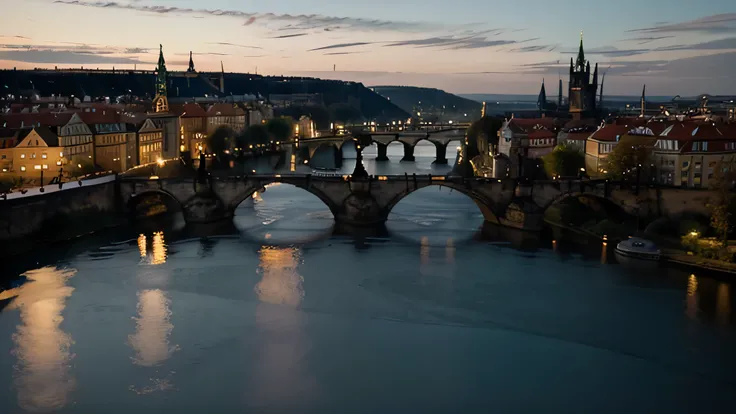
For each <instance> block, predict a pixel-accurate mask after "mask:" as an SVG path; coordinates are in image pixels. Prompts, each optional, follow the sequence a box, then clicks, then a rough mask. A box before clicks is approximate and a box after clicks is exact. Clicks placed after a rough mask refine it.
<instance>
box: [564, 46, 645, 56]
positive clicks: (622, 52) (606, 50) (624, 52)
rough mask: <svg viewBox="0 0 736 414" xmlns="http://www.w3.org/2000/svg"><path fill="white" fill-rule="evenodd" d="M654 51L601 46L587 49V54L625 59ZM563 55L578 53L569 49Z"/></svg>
mask: <svg viewBox="0 0 736 414" xmlns="http://www.w3.org/2000/svg"><path fill="white" fill-rule="evenodd" d="M651 51H652V49H645V48H641V49H619V48H617V47H614V46H601V47H594V48H586V49H585V54H586V55H603V56H611V57H625V56H634V55H641V54H643V53H648V52H651ZM561 53H563V54H568V55H574V54H577V53H578V50H577V49H574V50H573V49H567V50H564V51H562V52H561Z"/></svg>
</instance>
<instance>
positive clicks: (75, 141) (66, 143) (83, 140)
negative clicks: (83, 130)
mask: <svg viewBox="0 0 736 414" xmlns="http://www.w3.org/2000/svg"><path fill="white" fill-rule="evenodd" d="M90 142H92V135H75V136H71V137H61V136H60V137H59V144H60V145H61V146H62V147H70V146H72V145H82V144H88V143H90Z"/></svg>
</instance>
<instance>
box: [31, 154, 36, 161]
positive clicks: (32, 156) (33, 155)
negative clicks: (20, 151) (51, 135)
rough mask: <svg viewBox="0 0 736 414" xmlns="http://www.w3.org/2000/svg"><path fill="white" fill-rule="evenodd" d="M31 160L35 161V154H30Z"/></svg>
mask: <svg viewBox="0 0 736 414" xmlns="http://www.w3.org/2000/svg"><path fill="white" fill-rule="evenodd" d="M31 159H34V160H35V159H36V153H35V152H34V153H33V154H31Z"/></svg>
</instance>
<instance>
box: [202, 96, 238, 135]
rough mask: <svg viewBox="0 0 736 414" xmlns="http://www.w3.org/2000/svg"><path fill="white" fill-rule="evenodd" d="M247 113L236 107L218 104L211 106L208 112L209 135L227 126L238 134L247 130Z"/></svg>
mask: <svg viewBox="0 0 736 414" xmlns="http://www.w3.org/2000/svg"><path fill="white" fill-rule="evenodd" d="M245 118H246V116H245V111H244V110H243V109H241V108H239V107H237V106H236V105H233V104H228V103H218V104H214V105H211V106H210V107H209V109H208V110H207V134H211V133H212V132H214V131H215V130H216V129H217V128H218V127H221V126H227V127H230V128H232V130H233V131H235V132H236V133H239V132H241V131H242V130H243V129H245Z"/></svg>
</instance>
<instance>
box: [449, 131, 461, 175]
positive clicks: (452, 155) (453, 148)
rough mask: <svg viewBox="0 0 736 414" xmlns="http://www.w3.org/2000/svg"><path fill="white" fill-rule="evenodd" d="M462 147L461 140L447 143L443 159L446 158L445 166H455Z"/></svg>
mask: <svg viewBox="0 0 736 414" xmlns="http://www.w3.org/2000/svg"><path fill="white" fill-rule="evenodd" d="M462 146H463V140H462V138H458V139H454V140H452V141H450V142H448V143H447V145H446V146H445V158H447V165H448V166H450V167H451V168H452V167H454V166H455V164H457V159H458V156H459V155H460V153H461V151H462Z"/></svg>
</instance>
